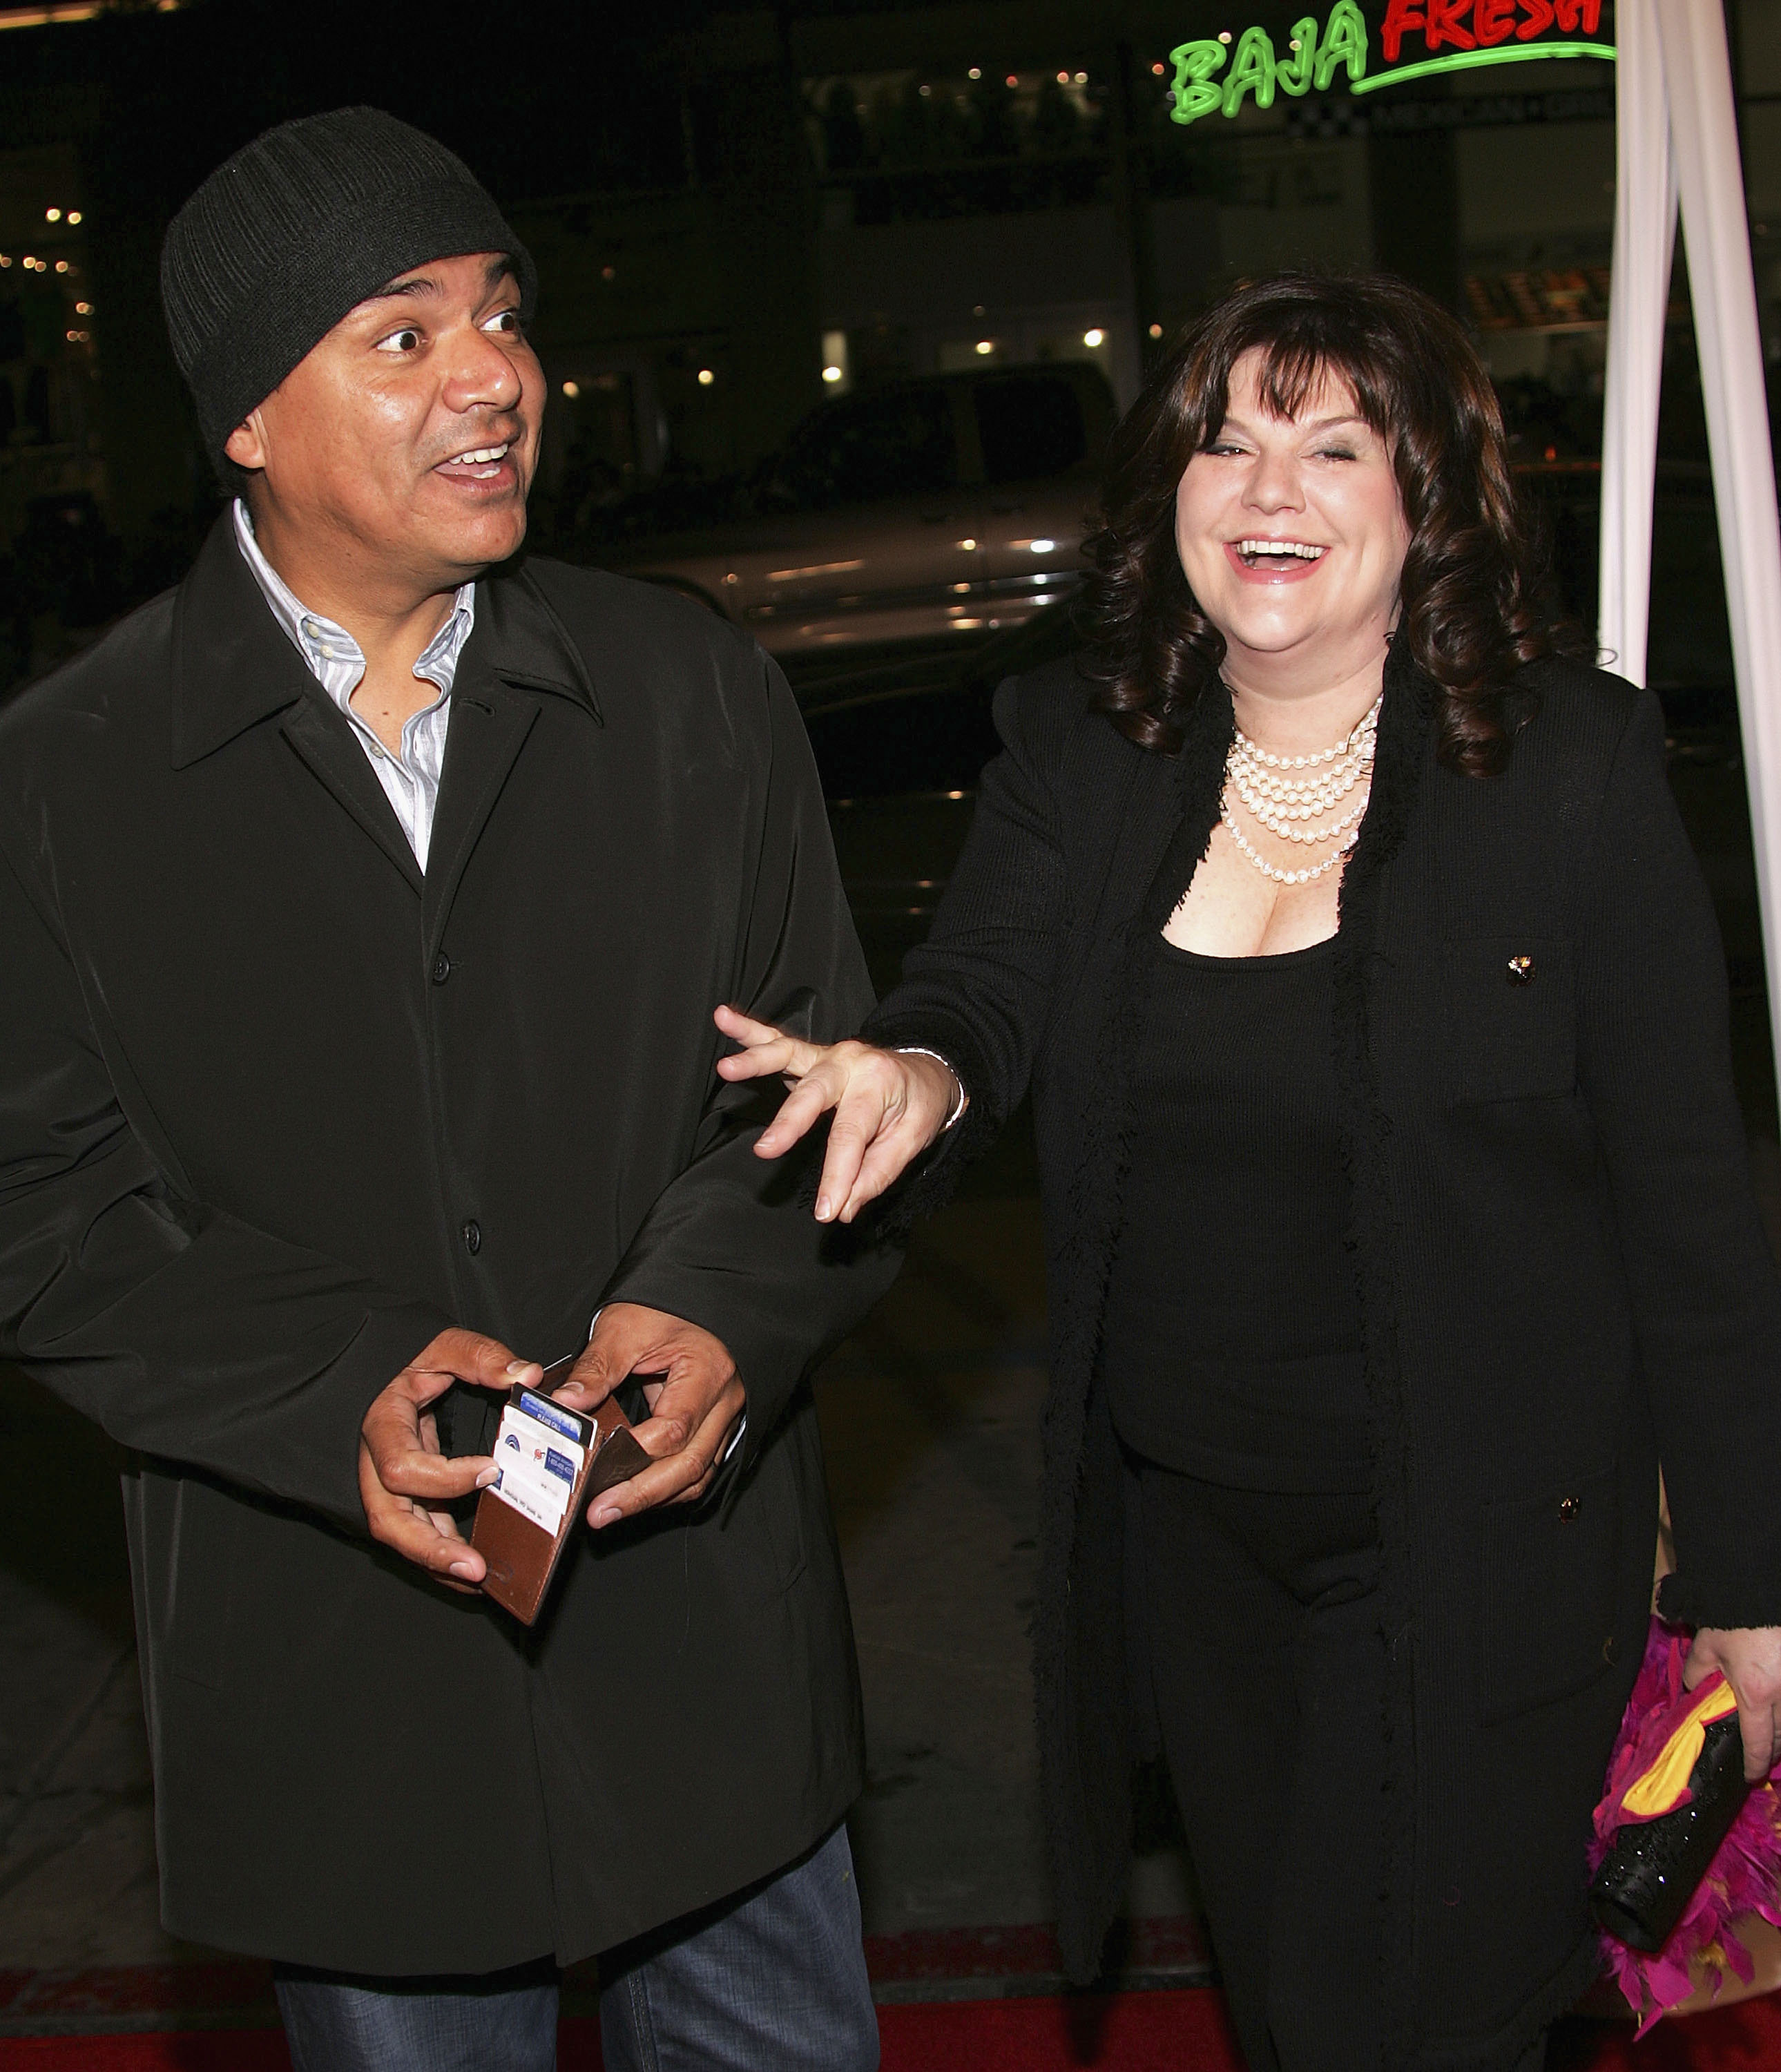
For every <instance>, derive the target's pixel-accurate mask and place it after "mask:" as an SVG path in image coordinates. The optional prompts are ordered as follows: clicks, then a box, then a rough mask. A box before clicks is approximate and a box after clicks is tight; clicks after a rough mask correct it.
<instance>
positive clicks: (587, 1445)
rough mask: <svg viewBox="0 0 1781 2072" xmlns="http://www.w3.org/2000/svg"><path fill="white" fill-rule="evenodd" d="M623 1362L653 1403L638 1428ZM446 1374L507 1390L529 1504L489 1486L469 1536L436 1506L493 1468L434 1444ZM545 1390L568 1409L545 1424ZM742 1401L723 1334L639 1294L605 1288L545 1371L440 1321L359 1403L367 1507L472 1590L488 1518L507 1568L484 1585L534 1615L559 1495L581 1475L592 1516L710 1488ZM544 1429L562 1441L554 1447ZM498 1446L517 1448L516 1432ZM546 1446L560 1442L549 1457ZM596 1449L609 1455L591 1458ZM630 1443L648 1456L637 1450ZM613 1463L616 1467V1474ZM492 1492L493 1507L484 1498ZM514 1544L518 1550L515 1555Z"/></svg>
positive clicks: (579, 1489) (445, 1577) (481, 1486)
mask: <svg viewBox="0 0 1781 2072" xmlns="http://www.w3.org/2000/svg"><path fill="white" fill-rule="evenodd" d="M565 1367H568V1368H569V1371H568V1378H567V1379H565V1380H564V1381H563V1382H562V1383H560V1385H557V1383H556V1376H557V1374H558V1373H559V1372H560V1371H562V1370H563V1369H564V1368H565ZM632 1376H636V1377H637V1378H638V1380H639V1381H640V1382H641V1383H642V1398H643V1403H642V1406H640V1407H643V1408H646V1410H647V1412H648V1415H647V1416H645V1417H643V1418H642V1420H640V1421H639V1422H638V1424H636V1425H635V1427H634V1429H633V1428H631V1426H630V1423H629V1420H627V1419H626V1416H624V1414H623V1412H622V1411H621V1410H620V1409H619V1408H618V1405H617V1404H615V1403H614V1402H613V1401H612V1400H611V1399H612V1398H613V1396H614V1392H616V1391H617V1390H618V1389H619V1388H620V1387H622V1384H623V1383H625V1382H626V1380H627V1379H630V1378H631V1377H632ZM457 1381H463V1382H468V1383H470V1384H471V1385H472V1386H473V1387H478V1388H490V1389H501V1390H505V1391H507V1392H509V1394H510V1402H509V1404H508V1408H507V1412H505V1413H504V1416H503V1438H505V1437H508V1436H509V1426H510V1424H511V1426H512V1428H513V1436H514V1437H515V1439H516V1440H517V1441H521V1442H523V1444H524V1446H525V1449H526V1452H527V1466H526V1467H525V1468H524V1469H523V1470H521V1471H520V1474H519V1476H518V1477H517V1478H516V1481H515V1492H514V1493H515V1494H519V1495H523V1494H527V1493H529V1494H531V1498H532V1505H531V1510H530V1511H527V1510H526V1508H525V1507H524V1506H523V1504H515V1503H511V1502H510V1503H503V1502H502V1501H501V1499H500V1498H499V1496H498V1495H496V1496H491V1495H489V1494H485V1496H484V1498H483V1499H482V1505H481V1506H480V1507H479V1509H478V1517H477V1524H476V1527H475V1528H474V1539H473V1540H472V1541H466V1540H465V1539H464V1537H463V1535H462V1532H461V1531H459V1529H458V1523H457V1521H456V1520H455V1519H453V1516H452V1515H451V1513H450V1511H449V1510H448V1509H446V1508H445V1505H447V1504H448V1503H450V1502H451V1500H452V1499H453V1498H459V1497H463V1496H467V1495H469V1494H471V1493H472V1492H473V1491H474V1490H484V1491H487V1490H489V1487H490V1484H491V1483H493V1482H494V1481H495V1480H496V1478H497V1476H498V1475H499V1474H501V1473H502V1469H501V1467H500V1466H498V1463H497V1461H496V1460H495V1459H492V1458H490V1457H489V1456H487V1455H485V1454H473V1455H466V1456H462V1457H456V1458H453V1457H448V1456H447V1455H445V1453H443V1452H442V1451H441V1447H440V1443H439V1435H438V1429H437V1423H436V1420H435V1418H434V1416H433V1411H432V1408H431V1405H432V1404H433V1403H435V1402H436V1401H437V1399H438V1398H439V1397H440V1396H442V1395H444V1394H445V1391H446V1390H447V1389H448V1388H449V1387H451V1386H452V1384H453V1382H457ZM528 1393H531V1394H533V1395H534V1397H535V1400H533V1401H532V1402H531V1404H527V1403H526V1402H525V1400H524V1398H525V1396H527V1394H528ZM553 1406H554V1407H555V1408H556V1409H557V1410H558V1411H559V1412H564V1413H567V1414H566V1415H562V1416H558V1417H557V1418H556V1420H555V1425H554V1426H553V1424H552V1422H551V1420H552V1407H553ZM743 1406H744V1394H743V1388H742V1383H741V1380H740V1379H739V1378H738V1377H737V1372H736V1364H735V1362H734V1361H733V1360H732V1359H731V1358H730V1356H729V1353H728V1350H727V1349H726V1348H725V1346H724V1345H723V1344H722V1342H720V1340H719V1339H717V1338H714V1337H713V1336H712V1334H711V1333H710V1332H709V1331H706V1330H701V1329H700V1326H698V1325H696V1324H691V1323H688V1322H687V1321H686V1320H685V1319H684V1318H679V1317H671V1316H669V1315H667V1314H666V1313H664V1312H663V1311H662V1310H659V1309H646V1308H644V1307H643V1306H642V1305H641V1304H638V1303H634V1302H614V1303H609V1304H608V1305H607V1306H606V1307H605V1309H602V1310H601V1313H600V1314H599V1317H598V1318H597V1320H596V1322H595V1325H594V1330H593V1336H592V1338H590V1339H589V1342H588V1346H587V1348H586V1350H585V1351H584V1352H583V1353H582V1354H581V1355H580V1356H579V1357H578V1358H577V1359H575V1361H574V1362H573V1363H572V1367H570V1363H568V1362H560V1363H558V1366H557V1367H556V1368H554V1369H552V1371H550V1373H549V1375H548V1376H547V1374H546V1371H545V1370H544V1368H543V1367H540V1365H539V1364H538V1363H537V1362H536V1361H528V1360H522V1359H518V1358H517V1357H516V1356H515V1355H514V1354H513V1353H511V1351H510V1350H508V1349H507V1347H506V1346H503V1345H502V1344H501V1343H500V1342H499V1341H498V1340H496V1339H493V1338H485V1337H483V1336H482V1334H480V1333H478V1332H474V1331H466V1330H447V1331H441V1333H440V1334H439V1336H438V1337H437V1338H435V1339H434V1340H433V1342H432V1343H431V1344H430V1345H429V1346H427V1347H426V1348H425V1350H423V1351H422V1352H421V1353H420V1354H419V1355H417V1356H416V1358H415V1359H413V1360H412V1362H411V1363H409V1365H408V1367H405V1368H404V1370H403V1371H402V1372H401V1373H400V1374H399V1375H397V1376H396V1379H395V1380H394V1381H392V1383H390V1385H389V1387H388V1388H386V1389H384V1391H383V1392H382V1393H381V1394H380V1396H378V1397H377V1399H376V1400H375V1402H374V1403H373V1404H372V1405H371V1408H370V1410H369V1411H367V1413H366V1416H365V1420H364V1424H363V1428H362V1430H361V1434H360V1445H359V1492H360V1495H361V1498H362V1499H363V1503H364V1507H365V1517H366V1520H367V1523H368V1524H369V1526H370V1528H371V1536H372V1538H373V1539H374V1540H378V1541H380V1543H381V1544H384V1545H385V1546H388V1547H390V1548H393V1549H394V1550H395V1551H396V1552H397V1553H399V1554H400V1555H401V1556H403V1557H404V1559H405V1560H410V1561H412V1562H414V1563H415V1564H417V1566H418V1567H421V1568H425V1569H427V1570H428V1571H429V1572H430V1573H431V1574H433V1575H434V1576H436V1577H437V1578H438V1580H439V1581H441V1582H442V1583H444V1584H445V1585H446V1587H447V1588H448V1589H457V1590H461V1591H464V1592H466V1593H475V1592H476V1591H477V1590H478V1589H479V1588H484V1587H488V1586H489V1575H490V1562H489V1559H488V1557H487V1553H486V1548H488V1547H489V1546H490V1544H491V1543H490V1533H491V1531H492V1532H493V1533H494V1540H495V1541H496V1542H498V1543H499V1545H498V1547H497V1548H496V1559H497V1560H499V1561H500V1563H501V1564H502V1566H503V1571H504V1573H503V1576H502V1577H500V1578H498V1582H499V1589H495V1590H494V1591H492V1592H491V1593H492V1594H496V1595H497V1596H498V1597H499V1598H500V1599H501V1600H502V1601H504V1602H507V1603H508V1607H509V1609H513V1610H514V1611H515V1615H516V1616H519V1617H521V1618H526V1619H527V1622H528V1623H529V1622H530V1618H531V1616H536V1610H537V1608H538V1604H539V1602H540V1601H541V1600H542V1597H543V1594H544V1589H546V1588H547V1587H548V1584H549V1581H550V1577H551V1575H552V1572H554V1569H555V1567H556V1558H557V1556H558V1555H559V1554H560V1551H561V1547H562V1544H563V1541H564V1540H565V1539H566V1537H567V1534H568V1528H569V1526H570V1524H571V1523H572V1519H570V1518H569V1516H568V1515H567V1513H568V1508H569V1506H570V1505H572V1503H575V1502H577V1501H579V1500H580V1499H581V1498H582V1497H583V1496H584V1495H585V1494H587V1493H588V1492H590V1491H591V1492H592V1495H591V1501H589V1503H588V1509H587V1519H588V1523H589V1524H590V1525H592V1526H593V1527H604V1526H607V1525H610V1524H613V1523H616V1522H617V1521H618V1519H621V1518H628V1517H633V1516H634V1515H636V1514H637V1513H638V1512H639V1511H646V1510H648V1509H649V1508H650V1507H652V1506H654V1505H655V1504H659V1503H696V1501H697V1500H698V1499H699V1498H701V1497H703V1496H704V1494H706V1493H707V1491H708V1490H709V1489H710V1487H711V1486H712V1479H713V1478H714V1476H715V1474H716V1470H717V1469H718V1467H719V1466H721V1465H722V1462H723V1461H724V1458H725V1457H726V1455H727V1453H728V1449H729V1447H730V1445H731V1443H732V1441H733V1437H734V1434H735V1433H736V1430H737V1425H738V1423H739V1421H740V1420H741V1416H742V1412H743ZM555 1426H560V1429H555ZM553 1429H555V1437H556V1439H557V1441H559V1444H558V1445H556V1447H555V1448H554V1449H552V1448H550V1447H549V1443H548V1442H549V1440H550V1438H551V1436H552V1430H553ZM621 1439H622V1442H623V1443H618V1442H619V1441H620V1440H621ZM608 1449H610V1451H608ZM547 1451H549V1452H552V1453H554V1454H555V1457H554V1458H552V1459H549V1460H547V1459H546V1458H545V1457H544V1455H545V1453H546V1452H547ZM507 1453H509V1454H512V1453H515V1446H512V1445H510V1446H508V1447H507ZM534 1453H536V1454H537V1455H538V1458H537V1459H536V1461H533V1460H532V1459H531V1455H532V1454H534ZM603 1454H604V1455H605V1457H606V1458H607V1462H608V1466H607V1467H606V1469H605V1470H604V1471H603V1472H596V1471H595V1464H596V1462H597V1460H598V1458H599V1457H601V1455H603ZM639 1458H641V1459H642V1461H644V1462H645V1463H646V1465H643V1466H637V1462H638V1460H639ZM565 1470H567V1471H568V1480H567V1486H568V1489H569V1490H570V1491H571V1494H570V1497H569V1499H568V1503H565V1504H564V1505H563V1506H562V1507H561V1508H560V1509H558V1508H557V1507H556V1502H555V1499H556V1497H557V1496H558V1495H559V1494H560V1490H561V1489H562V1487H563V1486H564V1483H563V1481H562V1478H563V1477H564V1471H565ZM614 1470H618V1471H619V1472H622V1474H623V1477H624V1479H622V1480H620V1481H617V1482H614V1481H612V1480H611V1476H612V1474H613V1473H614ZM534 1473H536V1474H537V1475H538V1476H540V1477H544V1478H548V1479H543V1480H538V1481H536V1482H531V1481H530V1480H529V1479H528V1478H529V1477H530V1476H531V1475H532V1474H534ZM522 1482H525V1483H526V1489H525V1490H522V1489H521V1486H520V1485H521V1483H522ZM546 1498H551V1499H552V1501H551V1502H550V1503H545V1502H544V1499H546ZM491 1503H493V1504H494V1505H495V1506H497V1507H498V1508H497V1509H495V1510H494V1511H490V1505H491ZM547 1510H548V1511H549V1513H550V1515H551V1517H552V1519H553V1521H554V1526H553V1527H552V1528H550V1529H547V1528H546V1527H545V1526H544V1523H543V1519H544V1513H545V1511H547ZM510 1512H511V1513H512V1517H511V1519H510V1518H509V1516H508V1515H507V1514H508V1513H510ZM485 1513H486V1514H488V1515H489V1524H488V1526H487V1527H485V1524H484V1515H485ZM528 1518H530V1519H531V1521H532V1522H531V1523H530V1524H529V1525H528V1524H527V1519H528ZM521 1527H525V1529H524V1530H523V1531H522V1530H521V1529H520V1528H521ZM510 1540H511V1541H512V1542H513V1543H514V1544H513V1545H512V1546H509V1544H508V1542H509V1541H510ZM535 1541H539V1542H540V1543H541V1544H534V1542H535ZM516 1550H517V1551H519V1552H520V1553H522V1554H523V1557H524V1558H523V1560H522V1561H521V1562H519V1564H517V1565H516V1564H515V1560H514V1556H515V1551H516ZM540 1564H541V1566H540ZM534 1585H536V1588H535V1589H534V1587H533V1586H534Z"/></svg>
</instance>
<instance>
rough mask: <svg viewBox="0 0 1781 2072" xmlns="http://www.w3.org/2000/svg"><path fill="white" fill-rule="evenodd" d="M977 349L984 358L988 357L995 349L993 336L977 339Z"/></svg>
mask: <svg viewBox="0 0 1781 2072" xmlns="http://www.w3.org/2000/svg"><path fill="white" fill-rule="evenodd" d="M977 350H978V351H979V352H980V353H981V354H982V355H983V357H984V358H985V359H986V360H987V359H988V357H989V356H990V355H991V353H992V352H995V339H993V338H980V339H979V340H978V341H977Z"/></svg>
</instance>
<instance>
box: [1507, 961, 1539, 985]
mask: <svg viewBox="0 0 1781 2072" xmlns="http://www.w3.org/2000/svg"><path fill="white" fill-rule="evenodd" d="M1508 981H1509V984H1510V985H1533V958H1532V957H1511V958H1510V959H1509V968H1508Z"/></svg>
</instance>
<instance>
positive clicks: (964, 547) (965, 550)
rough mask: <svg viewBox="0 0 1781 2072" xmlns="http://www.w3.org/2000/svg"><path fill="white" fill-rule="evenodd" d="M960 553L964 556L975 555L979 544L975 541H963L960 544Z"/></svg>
mask: <svg viewBox="0 0 1781 2072" xmlns="http://www.w3.org/2000/svg"><path fill="white" fill-rule="evenodd" d="M958 551H959V552H960V553H962V554H975V553H976V552H977V542H976V541H975V540H961V541H959V542H958Z"/></svg>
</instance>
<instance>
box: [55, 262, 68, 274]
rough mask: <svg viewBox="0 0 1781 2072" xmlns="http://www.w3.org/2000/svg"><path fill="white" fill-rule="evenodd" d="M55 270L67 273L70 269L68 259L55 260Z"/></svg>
mask: <svg viewBox="0 0 1781 2072" xmlns="http://www.w3.org/2000/svg"><path fill="white" fill-rule="evenodd" d="M55 270H56V272H57V273H67V271H68V261H67V260H66V259H58V260H57V261H56V262H55Z"/></svg>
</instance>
